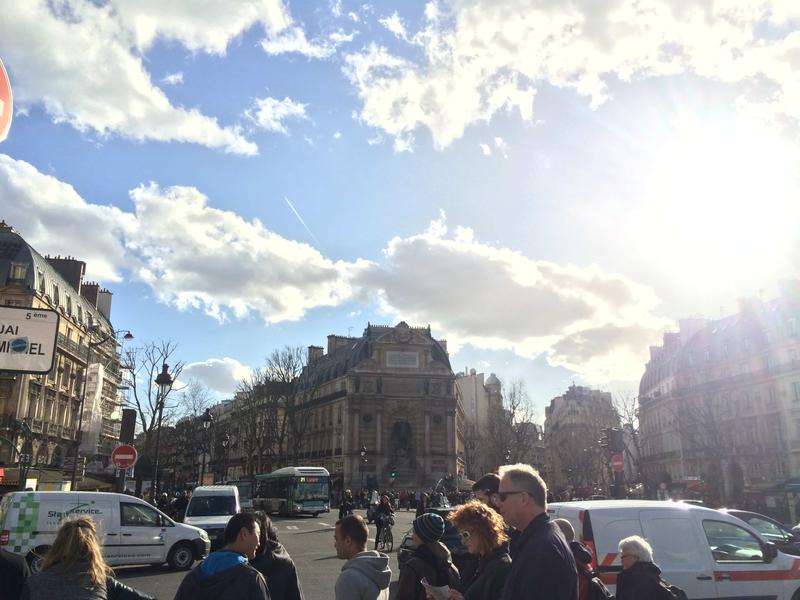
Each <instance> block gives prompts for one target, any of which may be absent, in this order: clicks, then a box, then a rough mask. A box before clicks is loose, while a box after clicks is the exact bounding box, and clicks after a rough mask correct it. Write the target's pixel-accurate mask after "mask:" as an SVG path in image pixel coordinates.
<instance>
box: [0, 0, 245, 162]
mask: <svg viewBox="0 0 800 600" xmlns="http://www.w3.org/2000/svg"><path fill="white" fill-rule="evenodd" d="M117 10H118V8H117V7H116V6H112V5H110V4H107V5H100V6H98V5H96V4H94V3H91V2H88V1H86V0H60V1H58V0H57V1H55V2H50V3H47V2H43V1H40V2H35V1H31V2H11V3H9V4H8V5H7V6H5V7H4V8H3V18H2V19H0V54H2V56H3V59H4V61H5V63H6V65H7V67H8V68H9V69H10V70H11V72H12V74H13V78H14V96H15V97H14V100H15V101H16V102H17V103H19V104H20V105H22V106H24V107H25V106H29V105H35V104H41V105H43V106H44V108H45V110H46V111H47V112H48V114H49V115H50V116H51V118H52V119H53V120H54V121H55V122H57V123H61V122H66V123H69V124H70V125H72V126H73V127H75V128H76V129H78V130H80V131H85V132H95V133H96V134H98V135H100V136H109V135H119V136H122V137H127V138H130V139H134V140H158V141H178V142H189V143H195V144H201V145H204V146H208V147H211V148H219V149H223V150H225V151H226V152H231V153H236V154H256V153H257V147H256V145H255V144H253V143H252V142H250V141H248V140H246V139H245V138H244V137H243V136H242V134H241V131H240V130H239V128H238V127H235V126H228V127H223V126H220V125H219V123H218V122H217V120H216V119H214V118H212V117H209V116H206V115H204V114H202V113H201V112H200V111H198V110H196V109H192V108H184V107H180V106H173V105H172V104H171V103H170V101H169V99H168V98H167V97H166V95H165V94H164V92H163V91H162V90H161V89H159V88H158V87H156V86H155V85H154V84H153V82H152V80H151V77H150V74H149V73H148V72H147V71H146V69H145V67H144V63H143V60H142V57H141V55H140V54H139V53H137V52H136V51H135V50H134V49H133V48H132V33H131V30H130V29H129V28H128V23H126V22H125V21H124V20H122V19H121V17H120V14H119V13H118V12H117ZM145 37H146V36H145ZM149 39H150V40H151V41H152V38H149ZM31 48H36V51H35V52H31V51H30V49H31ZM67 57H68V58H67Z"/></svg>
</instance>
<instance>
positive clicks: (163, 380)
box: [153, 363, 172, 498]
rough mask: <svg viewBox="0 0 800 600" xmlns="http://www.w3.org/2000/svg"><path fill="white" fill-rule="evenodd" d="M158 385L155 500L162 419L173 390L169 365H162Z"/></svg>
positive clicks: (154, 478)
mask: <svg viewBox="0 0 800 600" xmlns="http://www.w3.org/2000/svg"><path fill="white" fill-rule="evenodd" d="M156 385H157V386H158V401H157V402H156V408H157V409H158V421H157V422H156V426H157V427H158V429H157V430H156V459H155V462H154V464H153V498H155V497H156V494H158V454H159V450H160V449H161V418H162V417H163V416H164V401H165V400H166V398H167V394H168V393H169V390H170V389H171V388H172V376H171V375H170V374H169V365H168V364H167V363H162V365H161V373H159V374H158V377H156Z"/></svg>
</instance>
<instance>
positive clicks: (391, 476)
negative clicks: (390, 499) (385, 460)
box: [389, 471, 397, 479]
mask: <svg viewBox="0 0 800 600" xmlns="http://www.w3.org/2000/svg"><path fill="white" fill-rule="evenodd" d="M396 477H397V471H392V472H391V473H389V478H390V479H395V478H396Z"/></svg>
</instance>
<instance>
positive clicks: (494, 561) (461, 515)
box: [447, 500, 511, 600]
mask: <svg viewBox="0 0 800 600" xmlns="http://www.w3.org/2000/svg"><path fill="white" fill-rule="evenodd" d="M447 518H448V520H449V521H450V522H451V523H452V524H453V525H455V527H456V528H457V529H458V535H459V537H460V538H461V543H462V544H464V547H465V548H466V549H467V552H469V553H470V554H475V555H477V556H478V559H479V562H478V568H477V570H476V571H475V573H474V574H473V575H472V577H470V578H469V580H467V581H464V582H462V585H461V591H460V592H459V591H457V590H451V591H450V597H449V599H448V600H494V599H495V598H499V597H500V594H501V592H502V591H503V586H504V585H505V583H506V576H507V575H508V573H509V571H510V570H511V557H510V556H509V554H508V544H506V541H507V540H508V536H507V535H506V532H505V523H504V522H503V518H502V517H501V516H500V515H499V514H497V513H496V512H495V511H494V510H492V509H491V508H489V507H488V506H486V505H485V504H483V503H482V502H479V501H478V500H473V501H471V502H467V503H466V504H462V505H460V506H459V507H458V508H456V510H454V511H453V512H452V513H451V514H450V515H449V516H448V517H447Z"/></svg>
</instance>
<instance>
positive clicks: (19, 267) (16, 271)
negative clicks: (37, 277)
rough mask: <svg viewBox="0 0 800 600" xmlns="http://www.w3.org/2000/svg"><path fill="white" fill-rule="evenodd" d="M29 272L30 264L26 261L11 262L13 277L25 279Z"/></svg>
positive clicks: (14, 278) (16, 279) (17, 279)
mask: <svg viewBox="0 0 800 600" xmlns="http://www.w3.org/2000/svg"><path fill="white" fill-rule="evenodd" d="M27 274H28V265H26V264H25V263H13V262H12V263H11V277H10V279H13V280H15V281H24V280H25V276H26V275H27Z"/></svg>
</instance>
